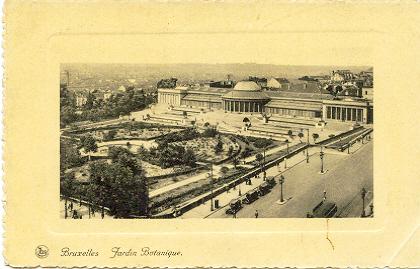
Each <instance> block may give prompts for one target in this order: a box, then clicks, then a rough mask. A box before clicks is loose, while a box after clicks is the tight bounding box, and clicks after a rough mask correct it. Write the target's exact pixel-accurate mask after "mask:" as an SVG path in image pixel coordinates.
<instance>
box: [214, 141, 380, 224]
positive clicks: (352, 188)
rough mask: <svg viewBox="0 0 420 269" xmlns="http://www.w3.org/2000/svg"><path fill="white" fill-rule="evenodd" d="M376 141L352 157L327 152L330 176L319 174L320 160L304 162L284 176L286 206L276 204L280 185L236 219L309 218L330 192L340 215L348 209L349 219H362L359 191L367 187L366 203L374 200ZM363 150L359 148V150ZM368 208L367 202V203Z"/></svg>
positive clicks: (355, 150) (329, 197) (217, 214)
mask: <svg viewBox="0 0 420 269" xmlns="http://www.w3.org/2000/svg"><path fill="white" fill-rule="evenodd" d="M372 145H373V140H372V141H370V142H369V143H367V144H364V145H360V143H359V144H358V145H355V146H353V147H352V150H351V152H353V153H352V154H350V155H347V154H345V153H341V152H336V153H329V152H334V151H328V153H326V154H325V156H324V164H325V169H327V170H328V171H327V173H326V174H324V175H321V174H319V173H318V172H319V170H320V158H319V155H318V154H316V155H313V156H312V157H311V158H310V163H309V164H306V162H302V163H300V164H299V165H297V166H295V167H294V168H292V169H290V170H287V171H286V172H284V173H283V175H284V177H285V184H284V197H285V199H290V200H289V201H288V202H287V203H286V204H284V205H279V204H277V203H276V202H277V201H278V200H279V197H280V185H279V184H277V185H276V186H275V187H274V188H273V190H272V191H271V192H270V193H269V194H267V195H265V196H264V197H260V199H258V200H257V201H255V202H254V203H252V204H250V205H244V207H243V208H242V209H241V210H240V211H239V212H238V213H237V218H253V217H254V213H255V210H258V212H259V217H266V218H273V217H306V213H307V212H311V211H312V208H313V207H315V206H316V205H317V204H318V203H319V202H320V201H321V200H322V198H323V191H324V190H325V191H326V192H327V200H330V201H333V202H335V203H336V204H337V207H338V213H340V212H341V211H342V210H344V209H346V212H347V213H346V214H347V215H346V216H347V217H359V216H360V213H361V208H362V206H361V204H362V202H361V196H360V191H361V189H362V188H363V187H364V188H365V189H366V190H367V191H369V192H370V195H369V194H368V195H367V200H369V199H372V195H371V193H372V188H373V152H372V150H373V148H372ZM359 147H360V148H359ZM275 173H276V171H275V168H272V169H270V170H269V173H268V174H269V175H272V174H275ZM366 204H368V202H367V203H366ZM210 217H216V218H221V217H222V218H223V217H230V218H231V217H232V216H231V215H226V214H225V210H223V209H222V210H219V211H217V212H215V213H214V214H212V215H211V216H210Z"/></svg>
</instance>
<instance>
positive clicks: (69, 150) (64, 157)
mask: <svg viewBox="0 0 420 269" xmlns="http://www.w3.org/2000/svg"><path fill="white" fill-rule="evenodd" d="M82 164H83V160H82V156H81V155H80V151H79V150H78V149H77V148H75V147H74V146H72V145H71V144H68V143H65V142H63V141H60V170H61V171H62V172H64V171H65V170H66V169H68V168H71V167H76V166H80V165H82Z"/></svg>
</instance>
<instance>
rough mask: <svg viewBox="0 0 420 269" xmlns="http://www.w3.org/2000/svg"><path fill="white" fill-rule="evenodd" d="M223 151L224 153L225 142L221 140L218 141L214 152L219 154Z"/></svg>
mask: <svg viewBox="0 0 420 269" xmlns="http://www.w3.org/2000/svg"><path fill="white" fill-rule="evenodd" d="M222 151H223V142H222V141H221V140H218V141H217V144H216V146H214V152H215V153H216V154H218V153H220V152H222Z"/></svg>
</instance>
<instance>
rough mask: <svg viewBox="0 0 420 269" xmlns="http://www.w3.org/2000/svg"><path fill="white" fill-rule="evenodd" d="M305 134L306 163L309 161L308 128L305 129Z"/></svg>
mask: <svg viewBox="0 0 420 269" xmlns="http://www.w3.org/2000/svg"><path fill="white" fill-rule="evenodd" d="M306 131H307V135H306V139H307V141H306V143H307V144H308V147H307V148H306V163H309V129H306Z"/></svg>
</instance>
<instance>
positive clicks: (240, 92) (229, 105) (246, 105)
mask: <svg viewBox="0 0 420 269" xmlns="http://www.w3.org/2000/svg"><path fill="white" fill-rule="evenodd" d="M269 101H270V97H269V96H268V95H267V94H266V93H264V92H263V91H262V90H261V87H260V86H259V85H258V84H257V83H255V82H254V81H239V82H238V83H237V84H236V85H235V87H234V88H233V90H232V91H230V92H228V93H226V94H225V95H223V96H222V102H223V104H222V105H223V108H224V110H225V111H230V112H248V113H253V112H256V113H260V112H263V111H264V105H265V104H267V103H268V102H269Z"/></svg>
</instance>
